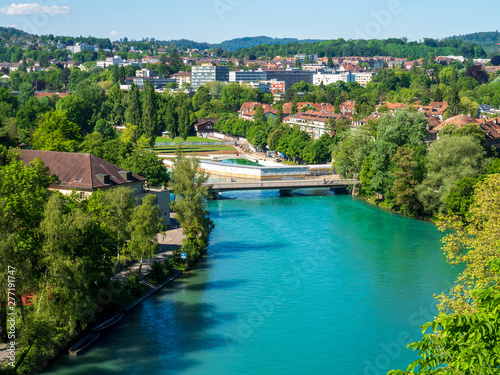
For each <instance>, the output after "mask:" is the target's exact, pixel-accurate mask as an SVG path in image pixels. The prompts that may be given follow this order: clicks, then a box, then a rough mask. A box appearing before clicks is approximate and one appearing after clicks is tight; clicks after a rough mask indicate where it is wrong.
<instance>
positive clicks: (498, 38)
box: [448, 30, 500, 55]
mask: <svg viewBox="0 0 500 375" xmlns="http://www.w3.org/2000/svg"><path fill="white" fill-rule="evenodd" d="M448 39H460V40H463V41H464V42H469V43H474V44H478V45H480V46H481V47H483V49H484V51H485V52H486V53H487V54H488V55H490V54H498V46H497V43H500V32H498V30H497V31H488V32H480V33H473V34H466V35H454V36H452V37H450V38H448Z"/></svg>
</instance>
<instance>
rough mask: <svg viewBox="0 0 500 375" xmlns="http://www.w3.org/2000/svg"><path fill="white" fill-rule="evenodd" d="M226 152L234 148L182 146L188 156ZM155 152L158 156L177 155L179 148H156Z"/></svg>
mask: <svg viewBox="0 0 500 375" xmlns="http://www.w3.org/2000/svg"><path fill="white" fill-rule="evenodd" d="M224 150H234V147H232V146H182V152H185V153H186V154H190V153H195V152H216V151H224ZM153 151H154V152H156V153H158V154H175V152H176V151H177V147H175V146H172V147H155V148H154V149H153Z"/></svg>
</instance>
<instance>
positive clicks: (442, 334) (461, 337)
mask: <svg viewBox="0 0 500 375" xmlns="http://www.w3.org/2000/svg"><path fill="white" fill-rule="evenodd" d="M490 267H491V269H492V271H493V272H494V273H497V274H498V272H499V266H498V260H497V261H495V262H491V263H490ZM498 288H499V285H498V283H496V284H494V285H492V286H491V287H490V288H488V289H476V290H474V291H473V292H472V293H471V297H472V298H471V300H472V301H473V303H474V305H475V306H477V308H476V311H477V312H474V313H472V314H467V313H458V314H443V313H442V314H440V315H439V316H438V318H437V319H435V320H434V321H432V322H430V323H427V324H424V325H423V326H422V329H423V331H424V332H425V331H427V330H428V329H429V328H431V329H432V332H431V333H427V334H425V335H424V337H423V339H422V341H419V342H415V343H413V344H411V345H409V346H408V347H411V348H412V349H413V350H414V351H417V350H418V353H419V355H420V356H421V359H418V360H416V361H415V362H413V363H412V364H410V365H409V366H408V369H407V371H400V370H395V371H394V370H393V371H390V372H389V373H388V375H404V374H414V373H419V374H428V375H438V374H442V375H446V374H449V375H454V374H464V375H474V374H485V375H488V374H490V375H494V374H496V373H498V368H499V367H500V350H499V347H498V341H499V340H500V329H499V327H500V313H499V311H500V293H499V292H498Z"/></svg>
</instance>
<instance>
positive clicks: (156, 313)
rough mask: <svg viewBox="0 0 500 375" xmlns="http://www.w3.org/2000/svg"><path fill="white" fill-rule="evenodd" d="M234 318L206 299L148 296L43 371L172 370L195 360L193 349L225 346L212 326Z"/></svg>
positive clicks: (53, 373)
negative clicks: (78, 352) (84, 347)
mask: <svg viewBox="0 0 500 375" xmlns="http://www.w3.org/2000/svg"><path fill="white" fill-rule="evenodd" d="M236 319H237V316H236V314H234V313H222V312H219V311H217V307H216V306H215V305H213V304H210V303H201V302H197V303H186V302H181V301H165V300H162V301H159V300H151V303H150V302H149V301H148V302H147V303H145V304H143V305H141V306H140V307H139V308H137V309H136V310H134V311H132V312H131V313H130V314H128V315H126V316H125V317H124V319H123V320H122V322H121V323H120V324H119V325H117V326H116V327H114V328H112V329H111V330H109V331H106V332H105V333H103V334H102V335H101V338H100V341H99V342H98V343H97V344H96V345H95V347H94V348H93V349H90V350H89V351H88V352H87V353H85V354H84V355H82V356H79V357H73V358H70V357H69V356H67V355H63V356H61V357H60V358H59V359H58V360H56V361H55V363H54V364H52V365H51V366H50V367H49V368H47V374H51V375H63V374H72V375H86V374H92V375H99V374H102V375H108V374H110V375H111V374H151V375H157V374H158V375H160V374H161V375H163V374H176V373H179V372H182V371H184V370H186V369H188V368H191V367H193V366H196V365H198V364H199V361H198V360H196V359H195V358H193V357H192V354H193V353H199V352H202V351H210V350H213V349H218V348H221V347H225V346H227V345H228V342H227V338H226V337H225V336H224V335H223V334H219V333H214V331H213V330H214V328H217V326H219V325H221V324H224V323H227V322H229V321H234V320H236Z"/></svg>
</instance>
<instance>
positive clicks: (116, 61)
mask: <svg viewBox="0 0 500 375" xmlns="http://www.w3.org/2000/svg"><path fill="white" fill-rule="evenodd" d="M123 64H124V61H123V60H122V57H121V56H114V57H107V58H106V60H101V61H97V62H96V66H97V67H98V68H107V67H108V66H112V65H118V66H123Z"/></svg>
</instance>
